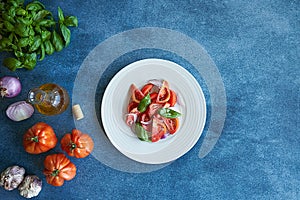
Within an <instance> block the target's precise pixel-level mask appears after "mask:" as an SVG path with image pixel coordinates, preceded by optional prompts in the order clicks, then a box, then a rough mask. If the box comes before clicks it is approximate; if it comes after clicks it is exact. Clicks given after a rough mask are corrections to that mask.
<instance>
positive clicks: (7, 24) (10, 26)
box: [3, 21, 14, 32]
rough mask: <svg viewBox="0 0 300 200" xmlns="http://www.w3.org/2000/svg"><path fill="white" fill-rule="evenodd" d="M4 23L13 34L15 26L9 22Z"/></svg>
mask: <svg viewBox="0 0 300 200" xmlns="http://www.w3.org/2000/svg"><path fill="white" fill-rule="evenodd" d="M3 23H4V26H5V27H6V29H7V31H9V32H12V31H13V30H14V25H12V24H11V23H10V22H9V21H4V22H3Z"/></svg>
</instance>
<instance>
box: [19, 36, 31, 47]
mask: <svg viewBox="0 0 300 200" xmlns="http://www.w3.org/2000/svg"><path fill="white" fill-rule="evenodd" d="M30 42H31V41H30V39H29V38H28V37H24V38H20V39H19V41H18V46H19V47H26V46H27V45H28V44H30Z"/></svg>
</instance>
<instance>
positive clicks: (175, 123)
mask: <svg viewBox="0 0 300 200" xmlns="http://www.w3.org/2000/svg"><path fill="white" fill-rule="evenodd" d="M163 120H164V123H165V124H166V126H167V129H168V132H169V133H170V134H174V133H175V132H176V131H177V130H178V128H179V119H178V118H163Z"/></svg>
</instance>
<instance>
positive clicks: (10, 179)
mask: <svg viewBox="0 0 300 200" xmlns="http://www.w3.org/2000/svg"><path fill="white" fill-rule="evenodd" d="M24 174H25V169H24V168H23V167H20V166H17V165H15V166H11V167H8V168H6V169H5V170H4V171H3V172H2V173H1V175H0V186H2V187H3V188H4V189H5V190H13V189H15V188H17V187H18V186H19V185H20V183H21V182H22V181H23V179H24Z"/></svg>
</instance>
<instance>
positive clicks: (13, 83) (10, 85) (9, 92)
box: [0, 76, 22, 98]
mask: <svg viewBox="0 0 300 200" xmlns="http://www.w3.org/2000/svg"><path fill="white" fill-rule="evenodd" d="M21 89H22V87H21V82H20V80H19V79H18V78H16V77H13V76H4V77H2V78H0V92H1V96H2V97H7V98H12V97H15V96H17V95H18V94H20V92H21Z"/></svg>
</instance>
